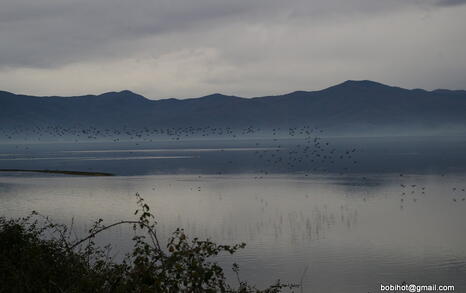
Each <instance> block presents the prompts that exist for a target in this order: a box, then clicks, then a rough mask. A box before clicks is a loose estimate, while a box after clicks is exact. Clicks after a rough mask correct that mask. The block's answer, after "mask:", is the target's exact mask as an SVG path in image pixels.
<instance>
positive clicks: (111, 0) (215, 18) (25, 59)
mask: <svg viewBox="0 0 466 293" xmlns="http://www.w3.org/2000/svg"><path fill="white" fill-rule="evenodd" d="M401 3H403V1H400V0H396V1H372V0H370V1H369V0H353V1H337V0H327V1H314V2H312V1H300V0H292V1H286V2H285V1H276V0H275V1H274V0H256V1H249V0H235V1H221V0H196V1H192V0H184V1H183V0H158V1H153V0H134V1H127V0H100V1H91V0H77V1H72V0H62V1H58V0H7V1H6V2H2V4H0V5H1V9H0V23H1V26H0V37H1V39H2V40H8V42H2V44H1V45H0V67H1V66H31V67H53V66H59V65H61V64H67V63H73V62H79V61H81V60H85V59H87V58H91V59H92V58H112V57H119V56H120V55H121V54H123V55H125V54H127V52H128V51H131V50H132V49H134V47H135V46H136V47H137V44H133V43H132V42H137V41H138V40H139V39H141V38H145V37H148V36H157V35H161V34H169V33H176V32H183V33H189V32H190V31H195V30H210V29H215V28H218V27H221V26H225V25H228V24H231V23H235V22H237V23H238V22H239V23H245V24H248V23H264V24H268V23H270V24H274V23H276V22H277V21H278V22H280V21H284V22H287V21H289V20H290V19H294V20H295V19H304V20H306V19H324V20H325V19H326V18H327V19H328V18H330V19H331V18H332V17H334V16H335V14H337V15H339V14H343V15H344V14H346V13H350V14H354V13H363V14H364V13H373V12H380V11H386V10H390V9H393V8H394V7H399V6H400V5H402V4H401ZM187 46H189V44H187ZM160 47H163V46H160ZM158 49H160V48H158Z"/></svg>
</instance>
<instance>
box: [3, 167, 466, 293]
mask: <svg viewBox="0 0 466 293" xmlns="http://www.w3.org/2000/svg"><path fill="white" fill-rule="evenodd" d="M254 176H256V174H243V175H205V174H196V175H151V176H121V177H108V178H76V177H66V176H38V175H37V176H34V177H28V178H25V177H15V176H2V177H0V212H1V214H2V215H7V216H20V215H25V214H27V213H29V212H30V211H31V210H39V211H41V212H42V213H43V214H46V215H50V216H52V217H53V218H54V219H57V220H58V221H61V222H65V223H69V222H70V221H71V218H74V221H75V223H77V226H76V228H77V232H78V233H85V231H86V230H87V229H88V228H89V225H90V224H91V220H92V219H96V218H99V217H100V218H103V219H105V220H106V221H107V222H111V221H114V220H119V219H122V218H127V217H131V215H132V212H133V210H134V208H135V199H134V194H135V193H136V192H139V193H140V194H141V195H142V196H143V197H144V198H145V199H146V201H147V202H148V203H149V205H150V206H151V207H153V210H154V212H155V214H156V215H157V217H158V220H159V226H158V227H159V231H160V232H159V233H160V234H161V238H162V239H166V238H167V237H168V235H169V233H170V232H172V231H173V230H174V229H175V228H176V227H183V228H184V229H185V230H186V231H187V233H188V235H196V236H198V237H201V238H206V237H209V238H211V239H213V240H215V241H219V242H226V243H232V242H241V241H244V242H246V243H247V244H248V245H247V248H246V249H245V250H244V251H242V252H241V253H239V254H238V255H237V256H235V257H234V258H233V259H232V258H231V257H221V258H219V260H220V261H221V262H222V263H224V264H227V263H231V262H232V261H237V262H238V263H239V264H240V265H242V274H243V277H244V278H245V279H248V280H251V281H253V282H254V283H259V284H266V283H269V282H270V281H271V280H273V279H276V278H280V279H284V280H290V281H298V280H299V278H300V277H301V274H302V272H303V270H304V268H306V267H307V266H309V269H308V271H307V273H306V276H305V278H304V285H305V288H306V290H309V291H311V290H312V292H377V291H378V289H379V284H380V283H389V282H393V283H398V282H402V281H412V282H419V283H431V282H433V281H437V282H442V283H451V284H454V285H456V286H457V288H458V290H461V289H464V288H466V280H465V279H464V275H465V273H466V236H465V234H464V222H465V220H466V213H465V211H466V203H465V202H463V201H461V196H460V194H462V192H463V191H462V188H464V187H465V184H464V183H463V182H464V177H463V176H453V175H449V176H436V175H404V176H403V177H402V178H400V176H399V174H395V175H367V174H365V175H361V174H360V175H357V176H356V175H352V176H334V175H330V176H323V175H312V176H306V177H305V176H303V175H302V174H297V175H290V174H282V175H279V174H274V175H270V176H267V177H264V178H263V179H261V180H256V179H254ZM453 188H456V189H455V190H453ZM413 191H414V192H413ZM403 193H405V194H403ZM454 198H455V199H457V201H453V199H454ZM401 199H403V201H401ZM414 199H416V200H414ZM51 203H53V204H51ZM131 233H132V230H131V228H130V227H119V228H118V229H117V230H114V231H112V232H109V233H105V234H104V235H103V236H102V237H100V238H99V239H98V241H100V242H101V243H107V242H109V241H111V242H113V243H116V244H117V245H116V247H115V249H114V252H115V255H116V257H120V256H121V254H122V252H123V251H125V250H127V249H128V248H129V247H130V245H131V243H130V241H129V239H130V238H131V237H128V236H131Z"/></svg>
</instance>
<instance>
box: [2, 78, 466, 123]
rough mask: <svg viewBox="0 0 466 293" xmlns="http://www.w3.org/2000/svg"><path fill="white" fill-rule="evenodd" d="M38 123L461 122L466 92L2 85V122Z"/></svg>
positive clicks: (356, 84) (361, 85)
mask: <svg viewBox="0 0 466 293" xmlns="http://www.w3.org/2000/svg"><path fill="white" fill-rule="evenodd" d="M33 125H59V126H63V127H68V126H69V127H76V126H94V127H123V126H124V127H132V128H139V127H185V126H196V127H203V126H208V125H210V126H219V127H220V126H228V127H233V128H235V127H245V126H250V125H253V126H256V127H287V126H290V127H291V126H298V125H315V126H319V127H323V128H328V129H334V130H338V129H340V130H341V131H348V130H355V131H356V130H358V129H362V130H364V129H373V130H377V129H384V128H396V127H398V128H412V129H415V128H422V129H429V128H441V127H445V128H451V127H456V128H458V129H461V128H463V127H465V126H466V91H464V90H445V89H439V90H434V91H426V90H422V89H413V90H408V89H403V88H399V87H393V86H388V85H385V84H381V83H377V82H374V81H369V80H362V81H351V80H349V81H345V82H343V83H341V84H338V85H335V86H332V87H329V88H326V89H323V90H319V91H296V92H292V93H288V94H284V95H275V96H264V97H255V98H241V97H236V96H226V95H222V94H212V95H208V96H204V97H199V98H190V99H183V100H180V99H164V100H149V99H147V98H145V97H143V96H141V95H138V94H136V93H133V92H131V91H121V92H108V93H104V94H101V95H84V96H74V97H35V96H27V95H16V94H13V93H9V92H4V91H0V128H14V127H29V126H33Z"/></svg>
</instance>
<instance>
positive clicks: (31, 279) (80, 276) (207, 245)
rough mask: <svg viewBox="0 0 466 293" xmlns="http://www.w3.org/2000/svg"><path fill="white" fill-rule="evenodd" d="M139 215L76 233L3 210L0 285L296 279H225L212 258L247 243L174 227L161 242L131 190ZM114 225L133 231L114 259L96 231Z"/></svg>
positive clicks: (277, 288) (167, 288)
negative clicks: (204, 236) (122, 253)
mask: <svg viewBox="0 0 466 293" xmlns="http://www.w3.org/2000/svg"><path fill="white" fill-rule="evenodd" d="M136 197H137V203H138V209H137V210H136V211H135V215H137V219H136V220H126V221H119V222H115V223H112V224H110V225H104V224H103V220H102V219H99V220H97V221H96V222H94V224H93V225H92V227H91V228H90V229H89V231H88V232H89V233H88V235H87V236H85V237H84V238H77V237H75V236H73V235H74V234H73V228H72V226H71V227H69V226H66V225H63V224H56V223H54V222H52V221H51V220H50V219H49V218H48V217H44V216H41V215H40V214H38V213H37V212H33V213H32V214H31V215H30V216H28V217H25V218H20V219H7V218H4V217H0V292H245V293H246V292H281V291H283V290H284V289H290V290H292V289H294V288H298V287H299V286H298V285H292V284H283V283H281V282H280V281H277V282H276V283H275V284H273V285H271V286H269V287H267V288H265V289H258V288H256V287H255V286H252V285H249V284H248V283H246V282H244V281H242V280H241V279H240V275H239V266H238V265H237V264H233V266H232V269H233V271H234V273H235V274H236V277H237V282H238V284H236V285H235V286H233V285H231V284H229V283H228V282H227V279H226V277H225V274H224V271H223V268H222V267H221V266H220V265H218V264H217V263H216V262H214V261H213V260H212V257H215V256H217V255H219V254H221V253H229V254H233V253H235V252H237V251H238V250H239V249H242V248H244V247H245V244H244V243H241V244H235V245H219V244H216V243H214V242H212V241H210V240H208V239H207V240H200V239H198V238H193V239H191V240H190V239H189V238H188V236H187V235H186V234H185V233H184V231H183V230H182V229H176V231H174V232H173V234H172V235H171V237H170V238H169V239H168V241H167V244H166V245H164V246H162V245H161V242H160V241H159V238H158V236H157V229H156V228H157V222H156V221H155V218H154V215H153V214H152V213H151V212H150V208H149V206H148V205H147V204H146V203H145V202H144V200H143V199H142V198H141V197H140V196H139V195H138V194H136ZM119 225H131V226H132V227H133V229H134V231H135V236H134V237H133V243H134V247H133V250H132V251H131V252H130V253H128V254H127V255H126V257H125V258H124V260H123V261H121V262H115V261H114V260H113V259H112V258H111V257H110V256H109V251H110V246H109V245H108V246H105V247H100V246H98V245H96V243H95V241H94V240H95V237H96V236H97V235H98V234H99V233H101V232H103V231H105V230H108V229H112V228H113V227H116V226H119Z"/></svg>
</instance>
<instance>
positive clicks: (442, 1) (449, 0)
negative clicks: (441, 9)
mask: <svg viewBox="0 0 466 293" xmlns="http://www.w3.org/2000/svg"><path fill="white" fill-rule="evenodd" d="M436 4H437V5H438V6H453V5H462V4H466V0H438V1H437V3H436Z"/></svg>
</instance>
